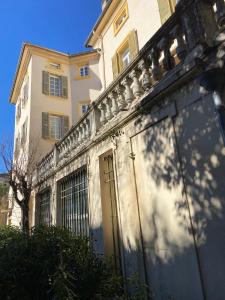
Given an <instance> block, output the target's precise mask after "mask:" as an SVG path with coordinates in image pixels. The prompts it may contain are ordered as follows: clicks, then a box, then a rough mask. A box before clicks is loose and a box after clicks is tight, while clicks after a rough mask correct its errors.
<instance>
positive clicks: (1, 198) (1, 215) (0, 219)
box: [0, 173, 9, 225]
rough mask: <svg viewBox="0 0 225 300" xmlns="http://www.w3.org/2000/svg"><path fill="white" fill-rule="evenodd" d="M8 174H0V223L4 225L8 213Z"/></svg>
mask: <svg viewBox="0 0 225 300" xmlns="http://www.w3.org/2000/svg"><path fill="white" fill-rule="evenodd" d="M8 190H9V183H8V174H6V173H1V174H0V225H6V223H7V214H8V201H7V200H8V197H7V194H8Z"/></svg>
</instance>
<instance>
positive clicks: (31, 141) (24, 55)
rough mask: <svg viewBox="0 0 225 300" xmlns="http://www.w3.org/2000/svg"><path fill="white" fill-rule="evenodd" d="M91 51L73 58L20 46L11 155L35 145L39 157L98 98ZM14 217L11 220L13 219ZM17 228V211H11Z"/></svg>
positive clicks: (12, 99)
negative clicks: (13, 147)
mask: <svg viewBox="0 0 225 300" xmlns="http://www.w3.org/2000/svg"><path fill="white" fill-rule="evenodd" d="M98 60H99V54H98V53H97V51H89V52H86V53H79V54H75V55H68V54H64V53H59V52H57V51H53V50H49V49H46V48H43V47H39V46H35V45H31V44H27V43H26V44H24V45H23V48H22V52H21V55H20V59H19V65H18V68H17V72H16V77H15V80H14V84H13V88H12V92H11V96H10V103H12V104H15V106H16V118H15V140H14V144H15V155H17V156H19V155H21V153H24V152H29V151H31V149H33V148H34V147H37V145H38V155H37V157H39V159H40V158H41V157H43V156H44V155H45V154H46V153H47V152H48V151H49V150H50V149H51V148H52V147H53V145H54V143H55V142H56V141H58V140H60V139H61V138H62V137H63V136H64V134H65V133H66V132H67V131H68V130H69V128H71V126H72V124H74V123H76V122H77V121H78V120H79V119H80V117H81V116H82V115H83V114H84V113H85V112H86V111H87V110H88V107H89V105H90V103H91V101H92V100H93V99H95V98H96V96H97V95H99V91H100V90H101V82H100V80H99V76H98ZM15 215H16V216H15ZM12 219H14V220H13V221H12V223H13V224H14V223H15V224H18V222H19V220H20V209H19V208H18V209H17V208H16V205H15V208H14V209H13V215H12Z"/></svg>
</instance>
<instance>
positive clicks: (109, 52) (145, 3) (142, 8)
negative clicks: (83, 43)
mask: <svg viewBox="0 0 225 300" xmlns="http://www.w3.org/2000/svg"><path fill="white" fill-rule="evenodd" d="M125 2H126V1H121V2H120V4H119V6H118V7H117V9H116V10H115V11H114V13H113V15H112V17H111V18H110V20H109V22H108V23H107V25H106V26H105V28H104V29H103V31H102V33H101V35H100V36H99V38H98V40H97V42H96V43H95V44H94V45H93V47H94V49H97V48H100V49H101V48H103V50H102V54H101V59H100V63H99V70H100V76H101V80H102V84H103V88H104V75H103V73H104V72H105V78H106V86H108V85H109V84H110V83H111V82H112V81H113V73H112V57H113V55H114V54H115V52H116V50H117V49H118V47H119V46H120V45H121V43H122V42H123V41H124V39H125V38H126V37H127V35H128V33H129V32H130V31H131V30H133V29H135V30H136V31H137V36H138V45H139V49H141V48H142V47H143V46H144V45H145V44H146V42H147V41H148V40H149V39H150V38H151V36H152V35H153V34H154V33H155V32H156V31H157V30H158V29H159V28H160V26H161V20H160V15H159V8H158V2H157V0H142V1H140V0H127V3H128V13H129V18H128V19H127V21H126V22H125V24H124V25H123V26H122V28H121V29H120V31H119V32H118V33H117V34H116V36H115V34H114V29H113V20H114V19H115V17H116V15H117V13H118V11H119V10H120V8H121V7H122V5H123V4H124V3H125ZM101 40H102V41H101ZM103 55H104V61H105V71H103V69H104V68H103Z"/></svg>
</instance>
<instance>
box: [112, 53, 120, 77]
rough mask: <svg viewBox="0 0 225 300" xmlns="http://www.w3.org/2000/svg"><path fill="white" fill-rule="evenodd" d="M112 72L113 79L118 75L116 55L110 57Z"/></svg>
mask: <svg viewBox="0 0 225 300" xmlns="http://www.w3.org/2000/svg"><path fill="white" fill-rule="evenodd" d="M112 71H113V78H116V77H117V76H118V74H119V65H118V54H117V53H116V54H115V55H113V57H112Z"/></svg>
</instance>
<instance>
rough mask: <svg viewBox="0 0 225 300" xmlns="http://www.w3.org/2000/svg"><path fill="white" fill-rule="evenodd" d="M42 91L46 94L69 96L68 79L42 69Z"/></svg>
mask: <svg viewBox="0 0 225 300" xmlns="http://www.w3.org/2000/svg"><path fill="white" fill-rule="evenodd" d="M42 93H43V94H45V95H51V96H57V97H62V98H68V79H67V77H66V76H58V75H54V74H50V73H49V72H46V71H42Z"/></svg>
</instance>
